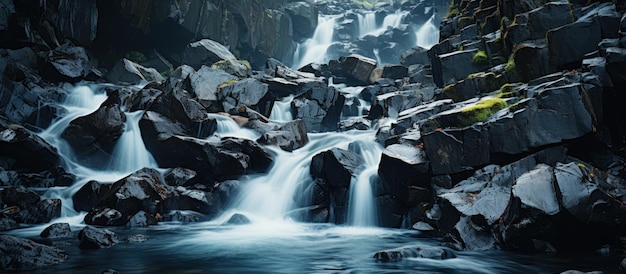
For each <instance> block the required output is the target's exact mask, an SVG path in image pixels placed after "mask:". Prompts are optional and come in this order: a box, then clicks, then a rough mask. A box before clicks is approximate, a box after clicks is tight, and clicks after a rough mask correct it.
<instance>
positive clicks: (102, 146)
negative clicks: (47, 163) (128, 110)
mask: <svg viewBox="0 0 626 274" xmlns="http://www.w3.org/2000/svg"><path fill="white" fill-rule="evenodd" d="M120 105H121V100H120V97H119V94H117V92H112V93H111V94H109V98H107V100H106V101H104V102H103V103H102V105H100V107H99V108H98V110H96V111H95V112H93V113H91V114H88V115H86V116H82V117H78V118H76V119H74V120H72V121H71V122H70V124H69V125H68V126H67V128H66V129H65V130H64V131H63V133H62V134H61V137H62V138H63V139H65V140H67V141H68V143H69V145H70V146H71V147H72V148H73V149H74V152H75V153H76V154H78V156H79V158H81V159H82V160H84V163H86V164H88V165H90V166H102V165H104V164H105V163H108V157H107V156H108V154H110V153H111V152H112V151H113V149H114V147H115V144H116V141H117V139H119V137H120V136H121V135H122V133H124V127H125V122H126V115H125V114H124V112H123V111H122V110H121V108H120Z"/></svg>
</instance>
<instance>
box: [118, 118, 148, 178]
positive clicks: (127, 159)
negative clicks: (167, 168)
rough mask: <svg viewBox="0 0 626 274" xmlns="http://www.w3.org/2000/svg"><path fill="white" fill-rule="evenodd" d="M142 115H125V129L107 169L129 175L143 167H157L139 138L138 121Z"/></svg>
mask: <svg viewBox="0 0 626 274" xmlns="http://www.w3.org/2000/svg"><path fill="white" fill-rule="evenodd" d="M143 113H144V111H135V112H132V113H126V128H125V130H124V133H123V134H122V136H121V137H120V138H119V140H118V141H117V144H116V145H115V149H114V150H113V154H112V155H111V161H110V163H109V167H108V168H109V169H110V170H112V171H116V172H128V173H130V172H133V171H135V170H138V169H142V168H144V167H157V166H158V165H157V163H156V160H154V158H153V157H152V154H150V152H148V150H147V149H146V146H145V145H144V143H143V139H142V138H141V131H140V129H139V120H140V119H141V116H142V115H143Z"/></svg>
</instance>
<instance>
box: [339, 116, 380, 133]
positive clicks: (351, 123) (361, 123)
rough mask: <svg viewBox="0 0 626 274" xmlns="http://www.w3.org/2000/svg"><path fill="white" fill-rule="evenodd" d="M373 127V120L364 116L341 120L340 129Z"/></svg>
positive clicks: (366, 128)
mask: <svg viewBox="0 0 626 274" xmlns="http://www.w3.org/2000/svg"><path fill="white" fill-rule="evenodd" d="M371 127H372V122H371V121H370V120H367V119H365V118H362V117H356V118H351V119H348V120H343V121H341V122H339V131H348V130H353V129H355V130H368V129H370V128H371Z"/></svg>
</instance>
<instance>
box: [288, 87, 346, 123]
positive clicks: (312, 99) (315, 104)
mask: <svg viewBox="0 0 626 274" xmlns="http://www.w3.org/2000/svg"><path fill="white" fill-rule="evenodd" d="M301 83H302V85H303V87H302V90H301V92H302V94H300V95H299V96H297V97H296V98H294V100H293V101H292V103H291V107H292V112H293V114H294V118H296V119H302V120H303V121H304V123H305V125H306V129H307V130H309V131H310V132H325V131H334V130H336V129H337V122H338V121H339V116H340V114H341V109H342V107H343V103H344V100H345V97H344V96H343V95H341V94H340V93H339V92H338V91H337V90H336V89H335V88H334V87H329V86H327V85H326V83H324V82H322V81H319V80H306V81H305V82H301Z"/></svg>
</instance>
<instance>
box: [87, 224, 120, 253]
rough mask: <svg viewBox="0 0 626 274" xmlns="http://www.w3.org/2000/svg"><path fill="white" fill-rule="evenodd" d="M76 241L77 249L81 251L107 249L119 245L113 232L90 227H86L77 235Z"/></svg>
mask: <svg viewBox="0 0 626 274" xmlns="http://www.w3.org/2000/svg"><path fill="white" fill-rule="evenodd" d="M78 240H80V245H79V247H80V248H83V249H97V248H109V247H112V246H114V245H116V244H117V243H119V239H118V237H117V234H116V233H115V232H113V231H110V230H107V229H101V228H95V227H91V226H86V227H85V228H83V229H82V230H81V231H80V232H79V233H78Z"/></svg>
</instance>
